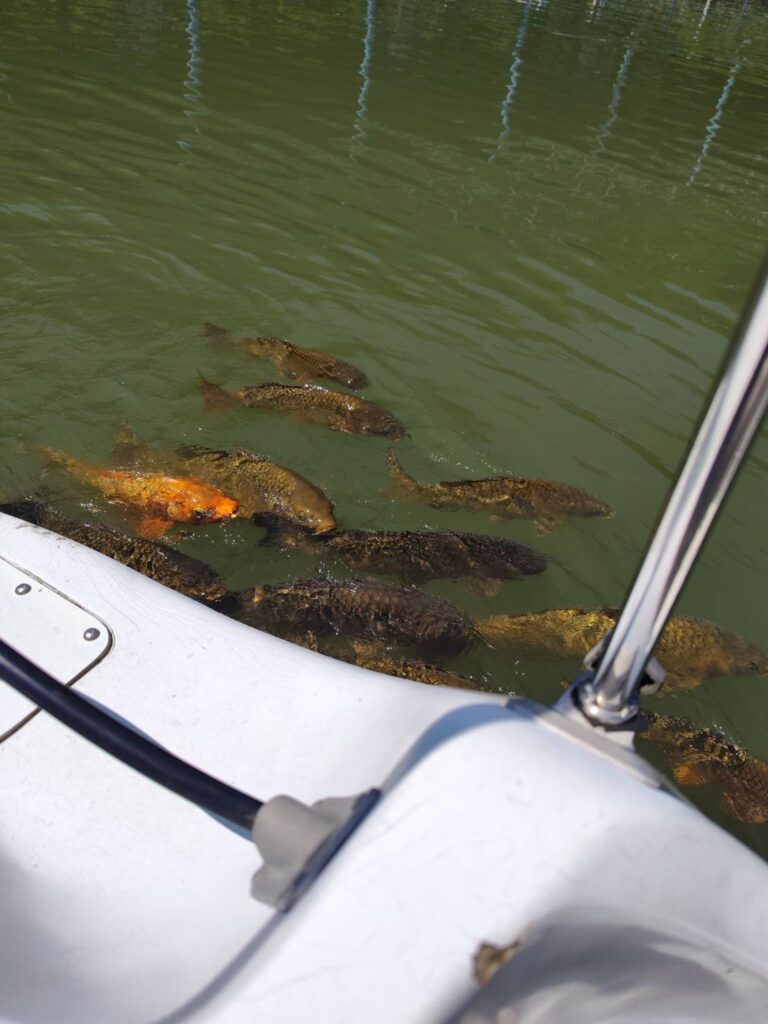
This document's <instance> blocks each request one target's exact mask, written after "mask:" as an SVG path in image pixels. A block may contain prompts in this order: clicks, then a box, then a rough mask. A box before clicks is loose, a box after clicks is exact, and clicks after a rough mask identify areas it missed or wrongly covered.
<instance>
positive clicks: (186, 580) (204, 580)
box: [174, 552, 227, 601]
mask: <svg viewBox="0 0 768 1024" xmlns="http://www.w3.org/2000/svg"><path fill="white" fill-rule="evenodd" d="M177 555H179V553H178V552H177ZM175 569H176V573H175V577H176V578H175V581H174V582H175V584H176V589H177V590H180V591H181V592H182V593H183V594H187V595H188V596H189V597H196V598H198V600H201V601H220V600H221V599H222V598H223V597H224V596H225V595H226V593H227V588H226V587H225V586H224V583H223V581H222V579H221V578H220V577H219V576H218V575H217V574H216V573H215V572H214V571H213V569H210V568H209V567H208V566H205V565H202V564H201V563H199V562H197V561H196V560H195V559H192V558H190V559H189V560H187V559H186V558H182V557H180V556H179V557H177V559H176V564H175Z"/></svg>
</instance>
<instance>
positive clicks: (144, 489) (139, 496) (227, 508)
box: [41, 448, 238, 539]
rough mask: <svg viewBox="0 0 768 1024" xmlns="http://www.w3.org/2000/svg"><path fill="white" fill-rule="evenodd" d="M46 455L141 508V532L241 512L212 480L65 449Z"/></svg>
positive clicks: (151, 535)
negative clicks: (101, 464)
mask: <svg viewBox="0 0 768 1024" xmlns="http://www.w3.org/2000/svg"><path fill="white" fill-rule="evenodd" d="M41 451H42V453H43V455H45V456H46V458H48V459H50V460H51V461H52V462H58V463H61V465H62V466H64V467H66V469H67V470H68V471H69V472H70V473H71V474H72V476H74V477H75V479H76V480H80V481H82V482H83V483H85V484H89V485H90V486H91V487H95V488H97V489H98V490H99V491H101V493H102V494H103V495H105V497H107V498H109V499H111V500H112V501H119V502H122V503H123V504H125V505H131V506H134V507H135V508H138V509H139V510H140V512H141V516H140V519H139V523H138V526H137V533H138V534H139V536H141V537H146V538H148V539H154V538H156V537H160V536H162V534H163V533H165V531H166V530H167V529H168V528H169V527H170V526H171V525H172V524H173V523H214V522H217V521H218V520H221V519H231V518H233V517H234V516H236V515H237V509H238V504H237V502H236V501H233V500H232V498H228V497H227V496H226V495H225V494H223V493H222V492H221V491H218V490H216V488H215V487H211V486H210V485H209V484H205V483H202V482H200V481H199V480H192V479H190V478H189V477H178V476H166V475H165V474H163V473H141V472H135V471H132V470H121V469H97V468H96V467H95V466H89V465H87V464H86V463H84V462H80V461H79V460H78V459H73V458H71V457H70V456H69V455H65V454H64V453H63V452H57V451H53V449H51V448H42V449H41Z"/></svg>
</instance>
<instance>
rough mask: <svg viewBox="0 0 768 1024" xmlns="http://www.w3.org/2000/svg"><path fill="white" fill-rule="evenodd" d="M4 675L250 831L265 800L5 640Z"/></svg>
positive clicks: (99, 740) (52, 711) (1, 647)
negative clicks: (151, 736) (163, 742)
mask: <svg viewBox="0 0 768 1024" xmlns="http://www.w3.org/2000/svg"><path fill="white" fill-rule="evenodd" d="M0 679H3V680H5V682H6V683H8V684H9V685H10V686H12V687H13V688H14V689H15V690H18V692H19V693H21V694H23V695H24V696H25V697H28V698H29V700H31V701H33V702H34V703H35V704H37V705H38V706H39V707H40V708H42V709H43V711H47V712H48V714H49V715H53V717H54V718H57V719H58V720H59V721H60V722H63V723H64V725H67V726H69V728H70V729H73V730H74V731H75V732H76V733H79V734H80V735H81V736H83V737H84V738H85V739H87V740H89V741H90V742H91V743H93V744H95V745H96V746H97V747H100V748H101V749H102V750H104V751H106V753H108V754H111V755H112V756H113V757H116V758H117V759H118V761H122V762H123V764H127V765H130V767H131V768H135V769H136V771H137V772H141V774H142V775H145V776H146V777H147V778H148V779H152V780H153V781H154V782H157V783H159V784H160V785H161V786H164V787H165V788H166V789H170V790H171V792H173V793H176V794H178V796H182V797H184V799H185V800H190V801H191V802H192V803H193V804H197V806H198V807H202V808H203V809H204V810H206V811H210V812H211V813H212V814H216V815H218V816H219V817H220V818H225V819H226V820H227V821H230V822H232V824H234V825H238V826H239V827H241V828H246V829H248V830H249V831H250V829H251V828H252V826H253V821H254V818H255V817H256V815H257V813H258V812H259V809H260V808H261V806H262V802H261V800H257V799H256V798H255V797H252V796H248V794H247V793H241V792H240V790H239V789H233V788H232V787H231V786H228V785H227V784H226V783H224V782H219V780H218V779H214V778H213V777H212V776H211V775H206V774H205V772H201V771H200V770H199V769H197V768H194V767H193V766H192V765H191V764H187V762H186V761H182V760H181V759H180V758H178V757H176V756H175V755H174V754H171V753H169V752H168V751H167V750H164V749H163V748H162V747H159V746H158V745H157V744H156V743H153V742H152V741H151V740H148V739H146V738H145V737H143V736H139V735H138V734H137V733H135V732H134V731H133V730H132V729H129V728H128V726H126V725H123V724H122V723H121V722H117V721H115V719H114V718H112V717H111V716H110V715H108V714H107V713H106V712H104V711H101V710H100V709H99V708H97V707H94V705H93V704H91V702H90V701H88V700H86V699H85V697H82V696H81V695H80V694H79V693H78V692H77V691H76V690H72V689H69V688H68V687H66V686H64V685H63V684H62V683H60V682H58V681H57V680H56V679H54V678H53V677H52V676H49V675H48V673H47V672H44V671H43V670H42V669H40V668H38V667H37V665H33V664H32V662H31V661H29V660H28V659H27V658H25V657H24V655H23V654H19V652H18V651H16V650H14V648H13V647H10V646H9V645H8V644H6V643H4V642H3V641H2V640H0Z"/></svg>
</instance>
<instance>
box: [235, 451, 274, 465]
mask: <svg viewBox="0 0 768 1024" xmlns="http://www.w3.org/2000/svg"><path fill="white" fill-rule="evenodd" d="M235 451H236V452H237V454H238V455H239V456H240V458H242V459H247V460H248V461H249V462H266V461H267V459H265V458H264V456H263V455H257V454H256V452H252V451H249V449H248V448H235Z"/></svg>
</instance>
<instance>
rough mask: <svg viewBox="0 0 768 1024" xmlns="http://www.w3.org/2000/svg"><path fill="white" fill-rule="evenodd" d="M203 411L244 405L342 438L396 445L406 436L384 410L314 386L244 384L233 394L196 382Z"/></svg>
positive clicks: (403, 430)
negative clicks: (381, 439) (353, 436)
mask: <svg viewBox="0 0 768 1024" xmlns="http://www.w3.org/2000/svg"><path fill="white" fill-rule="evenodd" d="M199 381H200V391H201V392H202V394H203V398H204V400H205V405H206V408H224V407H226V406H232V405H245V406H247V407H248V408H269V409H282V410H283V411H284V412H288V413H291V414H292V415H294V416H295V417H297V418H298V419H300V420H303V421H306V422H309V423H322V424H324V425H325V426H327V427H330V429H331V430H340V431H342V432H343V433H345V434H364V435H370V436H373V437H388V438H390V439H391V440H393V441H400V440H402V438H404V437H405V436H406V433H405V427H404V426H403V424H402V423H401V422H400V421H399V420H398V419H397V418H396V417H395V416H393V415H392V413H391V412H389V411H388V410H387V409H384V408H382V407H381V406H380V405H377V404H376V403H375V402H369V401H368V400H367V399H365V398H358V397H357V395H347V394H344V393H342V392H341V391H329V390H328V389H327V388H321V387H317V385H304V386H301V385H298V384H246V385H245V387H242V388H239V389H238V390H237V391H231V392H230V391H225V390H224V389H223V388H220V387H218V386H217V385H216V384H211V383H210V382H209V381H207V380H206V379H205V378H204V377H200V378H199Z"/></svg>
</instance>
